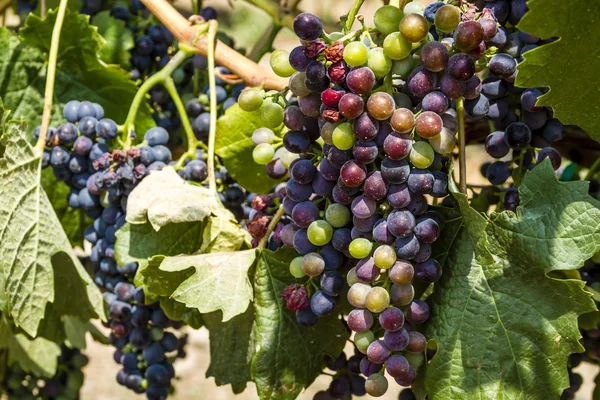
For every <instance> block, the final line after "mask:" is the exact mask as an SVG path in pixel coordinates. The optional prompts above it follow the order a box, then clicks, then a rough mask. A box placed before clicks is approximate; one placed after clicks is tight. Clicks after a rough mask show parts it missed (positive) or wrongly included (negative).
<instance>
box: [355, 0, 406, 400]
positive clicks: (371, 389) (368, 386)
mask: <svg viewBox="0 0 600 400" xmlns="http://www.w3.org/2000/svg"><path fill="white" fill-rule="evenodd" d="M408 4H412V3H408ZM387 390H388V381H387V378H386V377H385V376H383V374H380V373H377V374H373V375H371V376H369V377H368V378H367V380H366V381H365V391H366V392H367V393H368V394H370V395H371V396H373V397H381V396H383V395H384V394H385V392H387Z"/></svg>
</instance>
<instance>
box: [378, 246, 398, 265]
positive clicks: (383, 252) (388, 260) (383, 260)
mask: <svg viewBox="0 0 600 400" xmlns="http://www.w3.org/2000/svg"><path fill="white" fill-rule="evenodd" d="M396 257H397V256H396V251H395V250H394V248H393V247H392V246H388V245H382V246H379V247H378V248H376V249H375V252H374V253H373V260H375V265H376V266H377V267H378V268H381V269H388V268H392V267H393V266H394V263H395V262H396Z"/></svg>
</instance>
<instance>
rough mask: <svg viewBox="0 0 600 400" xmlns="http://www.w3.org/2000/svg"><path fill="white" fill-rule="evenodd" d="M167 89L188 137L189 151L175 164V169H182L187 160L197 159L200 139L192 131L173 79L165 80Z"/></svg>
mask: <svg viewBox="0 0 600 400" xmlns="http://www.w3.org/2000/svg"><path fill="white" fill-rule="evenodd" d="M164 85H165V88H166V89H167V91H168V92H169V94H170V95H171V99H173V103H175V107H176V108H177V112H178V113H179V116H180V118H181V125H182V126H183V130H184V131H185V136H186V137H187V142H188V145H187V151H186V152H185V153H184V154H182V155H181V157H180V158H179V160H178V161H177V164H175V168H180V167H181V166H183V163H184V162H185V160H186V159H187V158H191V159H192V160H193V159H195V158H196V147H197V146H198V139H196V135H194V131H193V130H192V126H191V125H190V120H189V118H188V116H187V112H186V111H185V106H184V105H183V102H182V101H181V97H180V96H179V93H177V88H176V87H175V82H173V78H171V77H168V78H167V79H165V83H164Z"/></svg>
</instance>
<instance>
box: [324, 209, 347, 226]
mask: <svg viewBox="0 0 600 400" xmlns="http://www.w3.org/2000/svg"><path fill="white" fill-rule="evenodd" d="M325 219H326V220H327V222H329V224H330V225H331V226H333V227H334V228H341V227H342V226H344V225H346V224H347V223H348V222H350V210H348V207H346V206H343V205H341V204H338V203H334V204H331V205H330V206H329V207H327V210H325Z"/></svg>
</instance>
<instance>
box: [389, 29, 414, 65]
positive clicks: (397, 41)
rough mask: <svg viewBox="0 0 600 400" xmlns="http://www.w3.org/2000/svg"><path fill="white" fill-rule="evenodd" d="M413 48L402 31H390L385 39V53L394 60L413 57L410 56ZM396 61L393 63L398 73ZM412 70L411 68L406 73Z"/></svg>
mask: <svg viewBox="0 0 600 400" xmlns="http://www.w3.org/2000/svg"><path fill="white" fill-rule="evenodd" d="M411 50H412V43H411V42H409V41H408V40H406V39H404V37H403V36H402V35H401V34H400V32H394V33H390V34H389V35H387V36H386V38H385V39H384V41H383V53H384V54H385V55H386V56H388V57H389V58H391V59H392V60H405V59H411V57H409V55H410V52H411ZM396 62H397V61H396ZM396 62H394V63H393V64H392V67H393V68H394V73H397V72H396V69H395V68H396V67H395V64H396ZM411 65H412V63H411ZM410 71H411V70H409V71H408V72H407V73H406V74H408V73H410ZM399 75H400V74H399Z"/></svg>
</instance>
